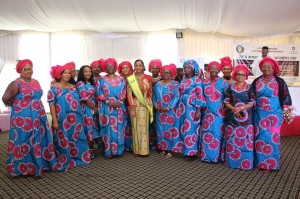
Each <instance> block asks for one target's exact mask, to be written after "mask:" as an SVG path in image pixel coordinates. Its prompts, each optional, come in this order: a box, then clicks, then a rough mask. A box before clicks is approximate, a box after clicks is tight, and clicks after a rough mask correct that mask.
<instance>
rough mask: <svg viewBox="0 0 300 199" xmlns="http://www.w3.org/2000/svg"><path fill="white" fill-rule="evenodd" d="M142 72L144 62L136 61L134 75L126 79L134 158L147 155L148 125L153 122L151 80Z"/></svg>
mask: <svg viewBox="0 0 300 199" xmlns="http://www.w3.org/2000/svg"><path fill="white" fill-rule="evenodd" d="M144 71H145V65H144V62H143V61H142V60H140V59H138V60H136V61H135V62H134V74H133V75H131V76H129V77H127V81H128V84H127V100H128V109H129V113H130V118H131V123H132V138H133V139H132V145H133V154H134V156H135V157H138V156H139V155H149V123H151V122H152V121H153V107H152V79H151V76H149V75H146V74H144Z"/></svg>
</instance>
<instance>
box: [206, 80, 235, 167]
mask: <svg viewBox="0 0 300 199" xmlns="http://www.w3.org/2000/svg"><path fill="white" fill-rule="evenodd" d="M228 86H229V84H228V82H227V81H226V80H225V79H223V78H219V77H218V78H217V79H216V80H215V81H211V79H206V80H204V81H203V95H204V96H205V99H206V105H207V107H206V108H205V109H204V110H203V121H202V133H201V160H202V161H205V162H213V163H215V162H218V161H219V160H220V155H222V153H223V155H224V151H225V145H224V144H223V136H224V134H225V124H224V117H225V109H224V107H223V101H224V98H225V94H224V91H225V89H226V88H227V87H228ZM222 145H223V146H224V148H223V150H222V151H223V152H221V146H222ZM222 159H223V158H221V160H222Z"/></svg>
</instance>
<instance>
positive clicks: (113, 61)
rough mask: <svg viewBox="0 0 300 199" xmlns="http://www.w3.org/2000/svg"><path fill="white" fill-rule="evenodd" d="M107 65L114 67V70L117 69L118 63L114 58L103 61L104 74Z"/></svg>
mask: <svg viewBox="0 0 300 199" xmlns="http://www.w3.org/2000/svg"><path fill="white" fill-rule="evenodd" d="M108 64H112V65H114V66H115V68H116V69H117V67H118V63H117V61H116V59H115V58H108V59H106V60H104V64H103V69H104V72H106V67H107V65H108Z"/></svg>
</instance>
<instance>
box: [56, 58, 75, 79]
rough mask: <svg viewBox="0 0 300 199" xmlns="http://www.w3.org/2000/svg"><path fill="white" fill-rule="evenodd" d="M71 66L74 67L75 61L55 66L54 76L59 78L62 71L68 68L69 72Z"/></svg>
mask: <svg viewBox="0 0 300 199" xmlns="http://www.w3.org/2000/svg"><path fill="white" fill-rule="evenodd" d="M73 68H75V63H74V62H68V63H66V64H65V65H63V66H60V67H57V68H56V70H55V78H56V79H60V78H61V74H62V72H64V71H65V70H67V69H69V70H70V72H71V70H72V69H73Z"/></svg>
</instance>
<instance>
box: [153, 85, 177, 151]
mask: <svg viewBox="0 0 300 199" xmlns="http://www.w3.org/2000/svg"><path fill="white" fill-rule="evenodd" d="M178 100H179V90H178V82H176V81H172V82H170V83H169V84H162V83H161V81H158V82H157V83H156V84H155V86H154V90H153V106H158V107H161V108H167V107H169V108H170V110H169V111H167V112H158V111H157V112H156V120H155V121H156V123H155V130H156V132H157V149H159V150H163V151H166V150H167V151H172V150H173V147H174V146H175V145H176V142H178V141H179V129H178V128H176V126H174V122H175V111H176V106H177V102H178Z"/></svg>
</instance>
